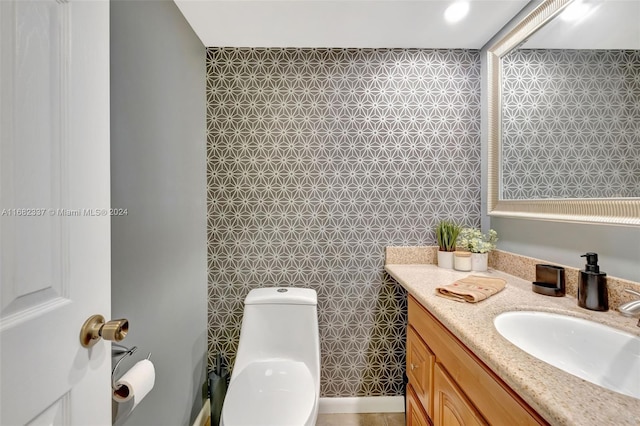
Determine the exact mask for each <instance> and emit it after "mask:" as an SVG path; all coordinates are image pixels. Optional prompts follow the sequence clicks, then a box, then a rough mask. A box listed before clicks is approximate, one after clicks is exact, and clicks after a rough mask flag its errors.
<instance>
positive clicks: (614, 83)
mask: <svg viewBox="0 0 640 426" xmlns="http://www.w3.org/2000/svg"><path fill="white" fill-rule="evenodd" d="M502 73H503V74H502V75H503V81H502V87H503V89H502V90H503V92H502V117H503V118H502V119H503V121H502V132H503V133H502V137H503V143H502V167H503V168H502V173H503V174H502V199H507V200H517V199H550V198H611V197H640V51H637V50H555V49H515V50H514V51H512V52H510V53H509V54H508V55H506V56H505V57H504V58H503V62H502Z"/></svg>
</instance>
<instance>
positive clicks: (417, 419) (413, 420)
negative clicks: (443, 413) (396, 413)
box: [405, 385, 432, 426]
mask: <svg viewBox="0 0 640 426" xmlns="http://www.w3.org/2000/svg"><path fill="white" fill-rule="evenodd" d="M405 416H406V418H407V426H431V425H432V423H431V420H430V419H429V416H427V413H425V412H424V410H423V409H422V404H421V403H420V400H419V399H418V397H417V396H416V393H415V392H414V390H413V387H412V386H411V385H408V386H407V413H406V415H405Z"/></svg>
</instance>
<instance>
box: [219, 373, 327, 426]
mask: <svg viewBox="0 0 640 426" xmlns="http://www.w3.org/2000/svg"><path fill="white" fill-rule="evenodd" d="M315 393H316V391H315V387H314V385H313V377H312V376H311V372H310V371H309V369H308V368H307V366H306V365H305V364H304V363H302V362H296V361H259V362H252V363H251V364H249V365H247V366H246V367H245V368H244V369H243V370H242V371H241V372H240V374H239V375H238V376H237V377H236V378H235V380H233V381H232V382H231V384H230V385H229V390H228V392H227V396H226V398H225V400H224V406H223V409H222V419H223V422H224V424H225V426H304V424H305V423H306V421H307V419H308V418H309V416H310V414H311V411H312V410H313V407H314V405H315V402H316V401H315V400H316V398H315V397H316V395H315Z"/></svg>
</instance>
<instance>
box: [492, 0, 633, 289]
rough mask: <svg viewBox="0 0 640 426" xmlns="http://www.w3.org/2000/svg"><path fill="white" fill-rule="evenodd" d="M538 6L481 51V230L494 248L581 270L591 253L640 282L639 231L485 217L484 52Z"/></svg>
mask: <svg viewBox="0 0 640 426" xmlns="http://www.w3.org/2000/svg"><path fill="white" fill-rule="evenodd" d="M539 3H540V1H539V0H534V1H532V2H531V3H530V4H529V5H527V7H526V8H525V9H523V11H522V12H521V13H520V14H518V16H516V17H515V18H514V20H513V21H512V22H511V23H509V24H508V25H506V26H505V28H504V29H503V30H502V31H501V32H500V33H498V34H497V35H496V37H494V38H493V39H492V40H490V41H489V43H487V45H486V46H485V47H484V48H483V49H482V52H481V54H482V58H481V59H482V79H483V82H485V83H484V85H483V94H482V103H483V108H482V147H483V150H482V163H483V168H482V169H483V192H482V196H483V197H482V213H483V221H482V223H483V227H489V226H490V227H492V228H493V229H495V230H496V231H498V235H499V237H500V241H499V242H498V248H500V249H502V250H507V251H510V252H513V253H518V254H522V255H525V256H531V257H536V258H539V259H544V260H547V261H550V262H556V263H560V264H563V265H567V266H573V267H583V265H584V259H581V258H580V257H579V256H580V255H581V254H584V253H586V252H587V251H593V252H596V253H598V254H599V256H600V265H601V270H602V271H604V272H607V274H609V275H611V276H615V277H619V278H625V279H629V280H633V281H640V228H639V227H635V228H632V227H624V226H613V225H597V224H580V223H559V222H545V221H538V220H527V219H508V218H496V217H493V218H492V217H487V216H486V212H487V206H486V170H487V168H486V164H487V150H486V147H487V144H488V142H487V108H486V106H487V95H486V90H485V89H486V82H487V81H488V80H487V67H486V50H487V48H488V47H489V46H491V45H492V44H493V43H494V42H495V41H497V40H498V39H499V38H500V37H502V36H503V35H504V34H506V33H507V31H509V30H510V29H511V28H513V26H514V23H515V22H518V21H519V20H520V19H522V18H523V17H525V16H526V15H527V14H528V13H529V12H530V11H531V10H533V9H534V8H535V6H537V5H538V4H539Z"/></svg>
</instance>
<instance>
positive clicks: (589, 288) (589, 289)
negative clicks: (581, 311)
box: [578, 253, 609, 311]
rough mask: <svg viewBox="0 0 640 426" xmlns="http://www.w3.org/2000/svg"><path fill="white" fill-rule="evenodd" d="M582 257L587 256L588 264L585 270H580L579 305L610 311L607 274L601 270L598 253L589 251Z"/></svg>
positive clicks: (595, 309) (593, 309)
mask: <svg viewBox="0 0 640 426" xmlns="http://www.w3.org/2000/svg"><path fill="white" fill-rule="evenodd" d="M580 257H586V258H587V264H586V265H585V267H584V271H580V281H579V282H578V306H580V307H581V308H586V309H591V310H592V311H608V310H609V296H608V294H607V278H606V277H607V274H605V273H604V272H600V267H599V266H598V254H597V253H587V254H583V255H582V256H580Z"/></svg>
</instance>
